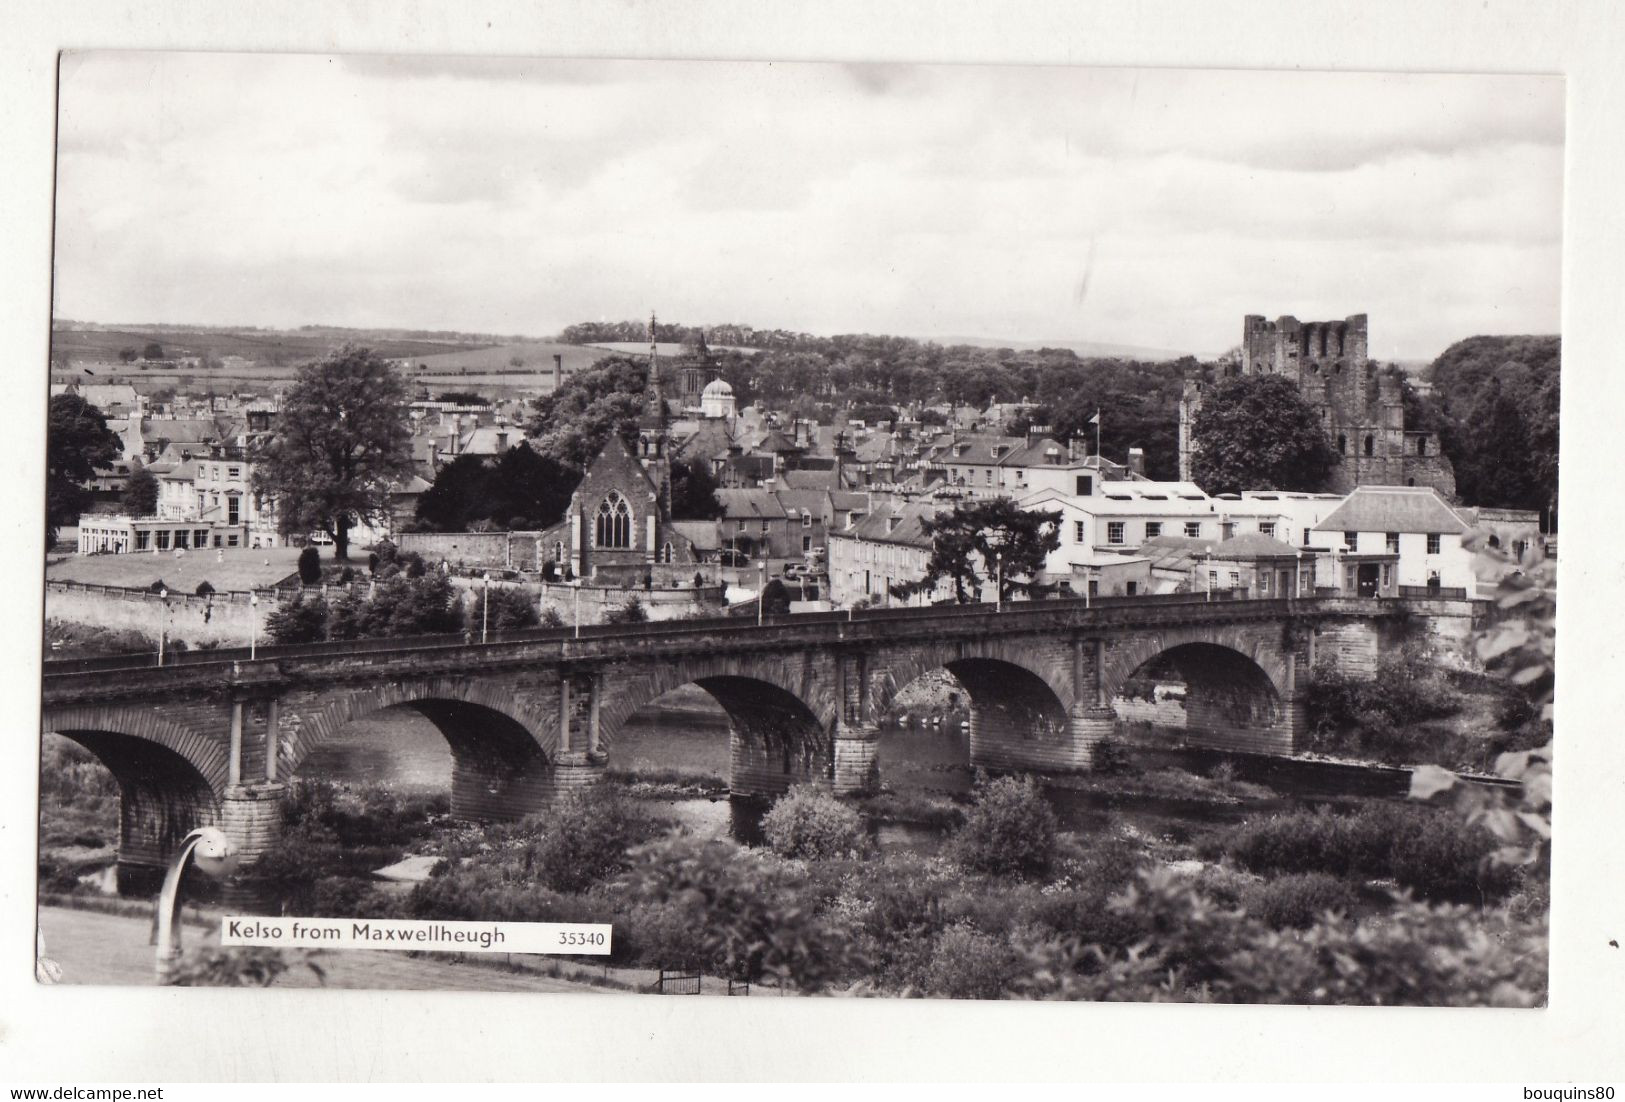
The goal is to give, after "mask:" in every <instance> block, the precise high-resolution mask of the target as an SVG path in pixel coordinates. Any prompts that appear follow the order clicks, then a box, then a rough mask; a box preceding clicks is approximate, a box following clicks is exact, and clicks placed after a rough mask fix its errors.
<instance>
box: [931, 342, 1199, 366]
mask: <svg viewBox="0 0 1625 1102" xmlns="http://www.w3.org/2000/svg"><path fill="white" fill-rule="evenodd" d="M923 339H929V340H931V341H932V342H934V343H936V344H944V345H953V344H965V345H970V346H971V347H972V348H1008V349H1010V350H1012V351H1015V352H1032V351H1035V350H1037V349H1040V348H1066V349H1070V350H1071V351H1073V352H1076V353H1077V354H1078V355H1079V356H1080V357H1082V358H1083V359H1086V360H1087V359H1094V358H1099V359H1119V360H1143V361H1146V362H1148V363H1159V362H1162V361H1165V360H1177V359H1180V358H1182V357H1185V356H1195V357H1196V358H1197V359H1199V360H1202V359H1212V358H1213V357H1212V356H1211V355H1206V354H1203V353H1199V352H1191V351H1189V350H1186V351H1179V350H1175V349H1172V348H1146V347H1144V346H1142V345H1137V344H1105V343H1102V342H1100V341H1073V340H1053V341H1012V340H1003V339H1001V338H998V337H930V338H923Z"/></svg>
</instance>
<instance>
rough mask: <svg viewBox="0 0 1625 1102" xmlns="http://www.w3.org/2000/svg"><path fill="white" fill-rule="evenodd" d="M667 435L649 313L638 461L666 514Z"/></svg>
mask: <svg viewBox="0 0 1625 1102" xmlns="http://www.w3.org/2000/svg"><path fill="white" fill-rule="evenodd" d="M669 444H670V438H669V435H668V433H667V428H666V394H665V388H664V387H663V385H662V383H661V378H660V346H659V344H658V343H657V342H656V340H655V315H654V314H653V313H651V314H650V315H649V383H648V395H647V398H646V400H645V402H644V409H643V416H642V417H640V418H639V419H638V462H639V463H641V464H643V469H644V470H645V471H648V472H649V479H650V481H652V482H653V483H654V484H655V487H656V488H657V489H658V490H659V492H660V501H661V504H662V506H663V508H664V512H665V514H666V515H668V516H669V515H670V514H671V459H670V457H669V454H668V452H669Z"/></svg>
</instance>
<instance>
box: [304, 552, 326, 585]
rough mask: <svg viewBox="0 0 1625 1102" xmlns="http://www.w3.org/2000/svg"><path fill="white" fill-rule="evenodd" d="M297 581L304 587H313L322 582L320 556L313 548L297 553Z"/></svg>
mask: <svg viewBox="0 0 1625 1102" xmlns="http://www.w3.org/2000/svg"><path fill="white" fill-rule="evenodd" d="M299 580H300V581H302V582H304V583H305V584H306V585H315V584H316V583H317V582H319V581H321V580H322V554H321V552H320V551H318V550H316V548H315V547H307V548H305V549H304V550H303V551H301V552H299Z"/></svg>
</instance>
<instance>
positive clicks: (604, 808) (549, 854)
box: [521, 785, 661, 892]
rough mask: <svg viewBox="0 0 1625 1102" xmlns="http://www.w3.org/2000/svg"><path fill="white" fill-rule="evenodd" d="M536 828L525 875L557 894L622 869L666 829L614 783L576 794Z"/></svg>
mask: <svg viewBox="0 0 1625 1102" xmlns="http://www.w3.org/2000/svg"><path fill="white" fill-rule="evenodd" d="M534 824H535V826H536V827H537V829H538V831H539V833H538V834H537V836H536V837H535V838H534V840H532V841H531V842H530V843H529V844H528V845H527V846H525V848H524V851H523V854H522V858H521V860H522V862H523V871H524V874H525V876H526V877H531V878H534V879H536V880H537V881H539V882H540V883H541V884H543V885H545V886H546V887H548V888H551V889H552V890H554V891H558V892H579V891H582V890H584V889H586V888H588V887H590V886H591V885H593V884H596V883H598V882H600V881H602V880H605V879H607V878H608V877H610V876H612V875H614V874H615V873H618V872H621V871H623V870H624V869H626V868H627V867H628V865H629V863H630V862H629V859H628V857H627V851H628V850H630V849H631V848H633V847H634V846H638V845H641V844H642V843H644V842H647V841H648V840H649V839H650V838H652V837H654V835H655V834H656V833H658V831H659V830H660V826H661V824H659V823H658V822H656V821H655V820H654V819H653V818H652V817H650V816H649V815H647V814H645V813H644V812H643V811H641V810H640V809H639V808H638V807H637V806H636V805H635V804H633V803H632V802H631V801H630V800H628V799H626V797H625V796H624V795H622V794H621V792H620V791H619V789H617V788H616V787H615V786H613V785H595V786H593V787H591V788H587V789H584V790H582V791H580V792H573V793H571V794H570V795H568V796H566V797H564V798H563V799H562V800H560V801H559V802H558V804H557V805H556V806H555V807H553V808H552V809H551V810H550V811H548V812H547V813H546V814H545V815H543V816H541V817H540V818H538V819H537V820H534Z"/></svg>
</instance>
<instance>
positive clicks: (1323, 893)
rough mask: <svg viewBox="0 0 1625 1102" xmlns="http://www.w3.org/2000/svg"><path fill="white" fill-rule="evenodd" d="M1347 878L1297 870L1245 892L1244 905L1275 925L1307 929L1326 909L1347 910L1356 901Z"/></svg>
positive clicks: (1349, 909)
mask: <svg viewBox="0 0 1625 1102" xmlns="http://www.w3.org/2000/svg"><path fill="white" fill-rule="evenodd" d="M1357 898H1358V897H1357V896H1356V895H1355V892H1354V889H1353V888H1352V887H1350V886H1349V884H1348V882H1347V881H1344V880H1339V879H1338V878H1337V877H1335V876H1329V875H1327V874H1326V873H1323V872H1300V873H1293V874H1291V875H1290V876H1282V877H1279V878H1278V879H1275V880H1266V881H1265V882H1264V883H1262V884H1260V885H1258V886H1257V887H1256V888H1254V889H1253V890H1252V891H1251V892H1250V893H1248V895H1247V897H1246V899H1245V901H1244V905H1245V906H1246V909H1247V910H1248V911H1249V912H1250V913H1251V914H1252V915H1253V916H1254V917H1256V918H1258V919H1260V920H1261V921H1262V922H1264V923H1265V925H1267V926H1270V927H1272V928H1274V929H1277V930H1279V929H1283V928H1285V927H1293V928H1295V929H1299V930H1302V929H1306V928H1307V927H1309V926H1312V925H1314V923H1315V921H1316V920H1317V919H1319V918H1320V916H1321V915H1323V914H1325V913H1326V912H1327V911H1340V912H1342V913H1343V914H1348V913H1349V912H1350V911H1352V910H1353V908H1354V904H1355V903H1356V902H1357Z"/></svg>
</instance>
